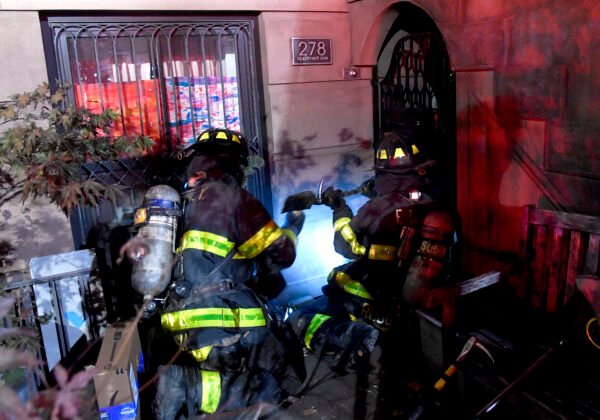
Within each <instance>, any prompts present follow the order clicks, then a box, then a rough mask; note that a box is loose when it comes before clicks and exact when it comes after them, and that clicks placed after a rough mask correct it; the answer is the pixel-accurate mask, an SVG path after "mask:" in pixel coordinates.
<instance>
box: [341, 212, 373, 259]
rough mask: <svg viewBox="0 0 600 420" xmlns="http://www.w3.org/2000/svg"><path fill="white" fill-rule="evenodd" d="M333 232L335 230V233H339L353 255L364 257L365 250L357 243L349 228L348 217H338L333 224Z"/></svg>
mask: <svg viewBox="0 0 600 420" xmlns="http://www.w3.org/2000/svg"><path fill="white" fill-rule="evenodd" d="M333 230H335V231H336V232H340V234H341V235H342V238H344V240H345V241H346V242H348V244H349V245H350V247H351V248H352V252H353V253H355V254H356V255H365V253H366V252H367V250H366V248H365V247H364V246H362V245H361V244H360V243H359V242H358V238H357V237H356V234H355V233H354V231H353V230H352V228H351V227H350V218H349V217H340V218H339V219H337V220H336V221H335V222H334V223H333Z"/></svg>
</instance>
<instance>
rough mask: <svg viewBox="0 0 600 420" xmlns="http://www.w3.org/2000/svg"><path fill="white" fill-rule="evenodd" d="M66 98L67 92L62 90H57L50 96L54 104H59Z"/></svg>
mask: <svg viewBox="0 0 600 420" xmlns="http://www.w3.org/2000/svg"><path fill="white" fill-rule="evenodd" d="M64 100H65V92H63V91H62V90H57V91H56V92H55V93H54V94H53V95H52V96H51V97H50V102H51V103H53V104H54V105H58V104H60V103H61V102H62V101H64Z"/></svg>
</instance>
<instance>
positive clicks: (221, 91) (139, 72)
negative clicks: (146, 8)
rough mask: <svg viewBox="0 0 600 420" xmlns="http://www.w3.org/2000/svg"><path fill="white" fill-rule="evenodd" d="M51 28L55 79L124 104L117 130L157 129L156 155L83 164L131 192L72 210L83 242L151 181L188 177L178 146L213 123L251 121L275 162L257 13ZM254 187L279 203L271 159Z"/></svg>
mask: <svg viewBox="0 0 600 420" xmlns="http://www.w3.org/2000/svg"><path fill="white" fill-rule="evenodd" d="M42 28H43V32H44V41H45V46H46V51H47V52H48V54H47V56H49V57H50V56H52V57H54V58H52V59H49V60H48V61H49V63H48V64H49V66H48V67H49V75H50V80H59V81H60V82H63V83H64V82H68V83H70V84H71V85H72V87H73V89H72V92H70V93H71V96H70V101H72V103H75V104H77V105H78V106H85V107H87V108H90V109H92V110H95V111H102V110H105V109H107V108H112V109H114V110H116V111H117V112H118V113H119V115H120V118H119V120H118V121H117V122H116V124H115V125H114V127H113V131H114V134H115V135H121V134H124V135H136V134H139V135H148V136H150V137H152V138H153V139H154V140H155V141H156V142H157V146H156V147H155V150H154V151H153V153H152V155H151V156H147V157H145V158H141V159H132V160H123V161H119V162H105V163H102V164H98V165H89V166H88V167H86V168H84V169H85V171H86V173H87V175H88V176H89V177H93V178H96V179H97V180H99V181H100V182H106V183H112V184H118V185H121V186H123V187H124V190H125V191H126V192H127V193H128V196H127V198H125V199H123V200H122V202H119V203H115V204H114V205H113V204H111V203H105V204H104V205H102V206H100V207H99V208H97V209H94V210H91V209H86V208H81V209H78V210H77V212H76V214H73V215H72V217H71V222H72V227H73V237H74V242H75V246H76V248H80V247H86V246H88V245H90V244H89V236H90V231H91V230H92V228H93V226H95V225H97V224H98V223H104V224H111V223H112V224H123V223H127V218H128V217H129V216H130V213H131V210H132V209H133V208H135V206H137V205H139V204H141V196H140V191H142V190H144V189H145V188H147V186H149V185H153V184H156V183H167V184H170V185H172V186H174V187H176V188H180V187H181V185H182V182H181V181H182V177H181V172H182V168H178V167H177V164H176V162H173V161H172V160H170V158H169V157H168V156H169V153H170V152H172V151H176V150H178V149H180V148H183V147H185V146H186V145H187V144H189V143H191V142H193V141H194V140H195V138H196V137H197V135H198V134H199V133H200V132H201V131H203V130H204V129H206V128H208V127H227V128H230V129H233V130H237V131H242V132H243V133H244V135H245V136H246V137H247V138H248V141H249V146H250V148H251V154H254V155H257V156H259V157H261V158H263V159H264V160H265V162H268V159H267V151H266V149H265V146H264V144H266V142H264V140H263V139H264V136H263V134H262V133H263V129H262V126H261V121H260V106H261V105H260V104H261V101H260V96H259V95H260V92H261V90H260V86H259V76H258V71H259V69H258V64H257V61H256V45H257V42H256V40H257V33H256V18H254V17H241V18H234V17H210V18H207V17H197V18H189V17H186V18H177V17H156V16H152V18H144V17H131V16H129V17H116V16H107V17H97V16H96V17H81V16H77V17H74V16H53V15H49V16H45V17H43V18H42ZM247 187H248V189H249V190H250V191H252V192H253V193H254V194H255V195H256V196H258V197H259V199H261V201H262V202H263V203H264V204H265V206H266V207H267V208H269V209H270V207H271V192H270V185H269V173H268V167H267V166H266V165H265V167H263V168H262V169H260V170H259V172H258V173H256V174H254V175H253V176H252V177H251V178H250V179H249V181H248V186H247Z"/></svg>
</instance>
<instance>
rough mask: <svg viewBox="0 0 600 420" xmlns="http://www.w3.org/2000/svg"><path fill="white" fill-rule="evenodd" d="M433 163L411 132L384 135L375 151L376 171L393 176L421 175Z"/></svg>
mask: <svg viewBox="0 0 600 420" xmlns="http://www.w3.org/2000/svg"><path fill="white" fill-rule="evenodd" d="M430 162H431V161H430V160H428V159H427V158H426V157H425V156H424V155H423V153H422V152H421V150H420V149H419V147H418V146H417V144H416V142H415V141H414V136H413V135H412V134H411V132H410V131H404V130H402V131H401V130H395V131H388V132H385V133H383V136H382V139H381V141H380V142H379V144H378V145H377V148H376V150H375V168H374V169H375V171H376V172H388V173H393V174H398V175H402V174H409V173H415V172H416V173H419V174H421V170H422V169H424V168H425V167H427V166H429V165H428V164H429V163H430Z"/></svg>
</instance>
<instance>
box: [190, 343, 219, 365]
mask: <svg viewBox="0 0 600 420" xmlns="http://www.w3.org/2000/svg"><path fill="white" fill-rule="evenodd" d="M212 348H213V346H205V347H201V348H199V349H196V350H189V351H188V353H190V354H191V355H192V356H194V359H196V361H198V362H204V361H205V360H206V359H208V354H209V353H210V351H211V350H212Z"/></svg>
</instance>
